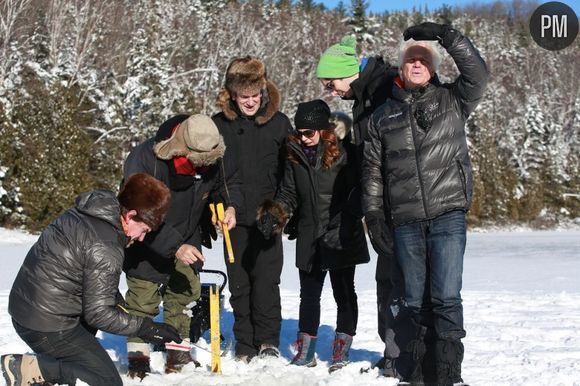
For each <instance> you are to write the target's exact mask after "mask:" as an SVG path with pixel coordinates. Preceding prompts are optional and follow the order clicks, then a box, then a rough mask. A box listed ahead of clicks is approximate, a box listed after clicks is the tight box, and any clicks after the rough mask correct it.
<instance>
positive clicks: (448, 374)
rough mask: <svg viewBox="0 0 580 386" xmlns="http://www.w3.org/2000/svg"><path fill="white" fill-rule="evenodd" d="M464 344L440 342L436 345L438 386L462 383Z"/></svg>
mask: <svg viewBox="0 0 580 386" xmlns="http://www.w3.org/2000/svg"><path fill="white" fill-rule="evenodd" d="M463 351H464V349H463V343H461V341H460V340H438V341H437V342H436V343H435V368H436V372H437V385H438V386H451V385H453V384H454V383H462V382H463V380H462V379H461V363H462V362H463Z"/></svg>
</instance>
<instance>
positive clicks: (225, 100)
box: [216, 80, 281, 126]
mask: <svg viewBox="0 0 580 386" xmlns="http://www.w3.org/2000/svg"><path fill="white" fill-rule="evenodd" d="M280 102H281V97H280V91H279V90H278V88H277V87H276V85H275V84H274V83H272V81H270V80H267V81H266V88H265V89H263V90H262V106H260V109H259V110H258V112H257V113H256V119H255V120H256V123H257V124H258V125H260V126H261V125H264V124H266V123H267V122H268V121H270V120H271V119H272V117H273V116H274V115H275V114H276V113H277V112H278V111H279V110H280ZM216 105H217V107H218V108H219V109H220V110H221V111H222V112H223V113H224V115H225V116H226V118H227V119H229V120H230V121H233V120H235V119H236V118H238V117H239V116H240V115H241V112H240V110H239V109H238V107H237V106H236V104H235V102H234V101H233V100H232V96H231V94H230V92H229V91H228V90H227V89H226V88H225V87H224V88H222V89H221V90H220V92H219V94H218V97H217V101H216Z"/></svg>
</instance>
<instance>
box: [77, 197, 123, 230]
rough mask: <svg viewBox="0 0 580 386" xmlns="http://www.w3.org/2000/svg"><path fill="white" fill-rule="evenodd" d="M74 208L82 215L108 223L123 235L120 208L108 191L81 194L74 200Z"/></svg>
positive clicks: (115, 198)
mask: <svg viewBox="0 0 580 386" xmlns="http://www.w3.org/2000/svg"><path fill="white" fill-rule="evenodd" d="M75 208H76V209H77V210H78V211H79V212H81V213H83V214H86V215H88V216H91V217H96V218H98V219H100V220H103V221H106V222H108V223H109V224H111V225H113V226H114V227H115V228H117V229H118V230H119V231H120V232H122V233H123V234H124V232H123V227H122V226H121V206H120V205H119V201H118V200H117V197H116V196H115V194H114V193H113V192H111V191H110V190H105V189H97V190H93V191H92V192H85V193H81V194H80V195H79V196H78V197H77V198H76V200H75Z"/></svg>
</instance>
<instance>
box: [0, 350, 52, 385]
mask: <svg viewBox="0 0 580 386" xmlns="http://www.w3.org/2000/svg"><path fill="white" fill-rule="evenodd" d="M1 361H2V375H4V379H5V380H6V385H7V386H21V385H26V386H28V385H31V386H45V385H49V383H47V382H45V381H44V377H43V376H42V373H41V372H40V367H38V360H37V358H36V355H27V354H24V355H22V354H6V355H2V357H1Z"/></svg>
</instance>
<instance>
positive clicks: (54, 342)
mask: <svg viewBox="0 0 580 386" xmlns="http://www.w3.org/2000/svg"><path fill="white" fill-rule="evenodd" d="M12 324H13V325H14V328H15V329H16V333H18V335H19V336H20V338H22V340H23V341H24V342H26V344H28V346H30V348H31V349H32V350H33V351H34V352H35V353H36V355H37V359H38V366H39V367H40V372H41V373H42V377H43V378H44V379H45V380H46V381H47V382H51V383H59V384H68V385H70V386H74V385H75V384H76V380H77V379H80V380H81V381H83V382H85V383H87V384H89V385H91V386H122V385H123V381H122V380H121V377H120V376H119V372H118V371H117V368H116V367H115V364H114V363H113V361H112V360H111V358H110V357H109V354H107V352H106V351H105V349H103V347H102V346H101V344H100V343H99V341H98V340H97V338H95V335H94V334H93V331H92V330H91V331H90V330H89V329H88V328H86V327H85V326H83V325H81V324H79V325H77V326H76V327H74V328H72V329H70V330H62V331H56V332H41V331H34V330H30V329H28V328H26V327H23V326H21V325H19V324H18V323H17V322H16V321H15V320H14V319H13V320H12Z"/></svg>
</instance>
